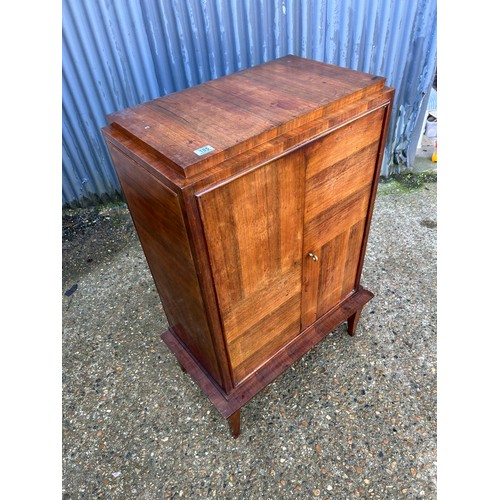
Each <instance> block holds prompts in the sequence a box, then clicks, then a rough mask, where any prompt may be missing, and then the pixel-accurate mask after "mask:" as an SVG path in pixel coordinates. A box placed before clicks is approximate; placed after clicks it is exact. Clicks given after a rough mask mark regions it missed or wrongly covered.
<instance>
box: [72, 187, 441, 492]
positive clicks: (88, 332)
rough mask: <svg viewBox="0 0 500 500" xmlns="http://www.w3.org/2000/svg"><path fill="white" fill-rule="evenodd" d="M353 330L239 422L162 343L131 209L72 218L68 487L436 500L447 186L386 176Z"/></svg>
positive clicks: (320, 350) (329, 341)
mask: <svg viewBox="0 0 500 500" xmlns="http://www.w3.org/2000/svg"><path fill="white" fill-rule="evenodd" d="M362 282H363V284H364V286H366V287H367V288H368V289H370V290H371V291H373V292H374V293H375V298H374V299H373V300H372V301H371V302H369V303H368V304H367V306H366V307H365V309H364V310H363V314H362V316H361V319H360V323H359V326H358V332H357V335H356V337H354V338H351V337H349V336H348V335H347V333H346V330H347V329H346V325H342V326H341V327H339V328H338V329H337V330H336V331H335V332H334V333H332V334H331V335H329V336H328V337H327V338H326V339H325V340H324V341H323V342H321V343H320V344H319V345H318V346H316V347H315V348H314V349H312V351H310V352H309V353H308V354H307V355H306V356H305V357H303V358H302V359H301V360H300V361H298V362H297V363H296V364H295V365H294V366H293V367H292V368H291V369H290V370H288V371H287V372H286V373H285V374H283V375H282V376H281V377H279V378H278V379H277V380H276V381H275V382H274V383H273V384H271V385H270V386H269V387H268V388H267V389H266V390H264V391H263V392H261V393H260V394H258V395H257V396H256V397H255V398H254V399H253V400H251V401H250V402H249V403H248V404H247V405H246V406H244V407H243V409H242V413H241V415H242V417H241V418H242V434H241V436H240V437H239V438H238V439H233V438H232V437H231V435H230V431H229V427H228V425H227V423H226V422H225V421H224V419H223V418H222V417H221V416H220V415H219V414H218V413H217V411H216V410H215V409H214V407H213V406H212V404H211V403H210V402H209V401H208V399H207V398H206V397H205V396H204V395H203V394H202V392H201V391H200V390H199V389H198V387H197V386H196V385H195V384H194V382H192V380H191V379H190V377H189V376H188V375H186V374H183V373H182V372H181V370H180V369H179V367H178V365H177V362H176V360H175V358H174V356H173V355H172V354H171V353H170V352H169V351H168V350H167V348H166V347H165V346H164V344H163V342H162V341H161V340H160V338H159V334H160V333H161V332H162V331H163V330H164V329H165V328H166V319H165V317H164V315H163V312H162V308H161V305H160V301H159V298H158V295H157V293H156V289H155V287H154V284H153V280H152V278H151V275H150V273H149V270H148V268H147V265H146V262H145V259H144V256H143V253H142V250H141V247H140V244H139V242H138V240H137V237H136V235H135V231H134V228H133V225H132V222H131V220H130V217H129V214H128V211H127V208H126V207H125V206H117V207H106V208H102V207H101V208H99V209H97V208H95V209H87V210H75V211H66V212H65V213H64V216H63V289H62V292H63V293H62V315H63V336H62V341H63V345H62V354H63V389H62V391H63V392H62V394H63V396H62V410H63V422H62V432H63V435H62V442H63V450H62V456H63V463H62V470H63V498H64V499H77V498H110V499H129V498H134V499H135V498H137V499H157V498H180V497H187V498H202V497H215V498H231V499H243V498H244V499H276V498H286V499H293V498H304V497H319V498H321V497H331V498H337V499H346V498H355V497H360V498H382V499H397V498H421V497H424V498H436V441H437V440H436V430H437V429H436V426H437V423H436V421H437V416H436V323H437V318H436V183H432V182H429V183H426V184H424V185H423V186H421V187H420V188H418V189H410V190H408V189H405V188H402V187H400V185H399V184H397V183H395V182H391V183H388V184H381V185H380V188H379V196H378V198H377V201H376V204H375V212H374V216H373V222H372V230H371V234H370V239H369V243H368V249H367V255H366V260H365V267H364V274H363V279H362Z"/></svg>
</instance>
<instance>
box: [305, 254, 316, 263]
mask: <svg viewBox="0 0 500 500" xmlns="http://www.w3.org/2000/svg"><path fill="white" fill-rule="evenodd" d="M307 256H308V257H311V259H312V260H313V261H314V262H318V256H317V255H314V254H313V253H312V252H309V253H308V254H307Z"/></svg>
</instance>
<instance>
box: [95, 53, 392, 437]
mask: <svg viewBox="0 0 500 500" xmlns="http://www.w3.org/2000/svg"><path fill="white" fill-rule="evenodd" d="M384 84H385V79H384V78H382V77H378V76H373V75H369V74H366V73H360V72H357V71H353V70H349V69H345V68H340V67H337V66H333V65H330V64H325V63H321V62H317V61H312V60H308V59H303V58H299V57H295V56H286V57H283V58H280V59H277V60H275V61H272V62H268V63H265V64H261V65H259V66H255V67H253V68H250V69H246V70H244V71H240V72H237V73H234V74H232V75H229V76H225V77H223V78H219V79H217V80H213V81H209V82H206V83H202V84H201V85H198V86H195V87H192V88H189V89H187V90H183V91H180V92H176V93H173V94H169V95H167V96H164V97H161V98H159V99H155V100H153V101H150V102H146V103H144V104H141V105H138V106H135V107H132V108H129V109H125V110H123V111H120V112H117V113H113V114H111V115H109V116H108V117H107V118H108V123H109V125H108V126H107V127H106V128H104V129H103V133H104V136H105V139H106V142H107V144H108V148H109V152H110V154H111V158H112V160H113V163H114V166H115V168H116V171H117V174H118V177H119V180H120V183H121V186H122V189H123V193H124V196H125V198H126V201H127V204H128V207H129V210H130V213H131V215H132V218H133V221H134V224H135V227H136V230H137V233H138V236H139V239H140V241H141V244H142V247H143V250H144V253H145V256H146V259H147V262H148V264H149V267H150V269H151V273H152V275H153V278H154V281H155V283H156V287H157V289H158V292H159V295H160V298H161V301H162V303H163V307H164V309H165V313H166V316H167V319H168V324H169V327H168V329H167V330H166V331H165V332H164V333H163V334H162V339H163V340H164V342H165V343H166V344H167V346H168V347H169V348H170V349H171V351H172V352H173V353H174V355H175V356H176V357H177V359H178V361H179V363H180V365H181V368H182V369H183V370H185V371H187V372H188V373H189V374H190V375H191V377H192V378H193V379H194V380H195V381H196V382H197V383H198V385H199V386H200V387H201V389H202V390H203V391H204V393H205V394H206V395H207V396H208V398H209V399H210V400H211V401H212V402H213V404H214V405H215V407H216V408H217V410H218V411H219V412H220V413H221V414H222V415H223V417H225V418H227V419H228V420H229V423H230V425H231V427H232V431H233V435H235V436H237V435H238V434H239V432H240V408H241V407H242V406H243V405H244V404H245V403H246V402H248V401H249V399H251V398H252V397H253V396H255V395H256V394H257V393H258V392H259V391H260V390H262V389H263V388H264V387H265V386H266V385H268V384H269V383H270V382H272V381H273V380H274V379H275V378H276V377H277V376H278V375H280V374H281V373H283V372H284V371H285V370H286V369H287V368H288V367H289V366H290V365H291V364H292V363H294V362H295V361H297V360H298V359H299V358H300V357H301V356H303V355H304V354H305V353H306V352H307V351H308V350H309V349H311V347H313V346H314V345H315V344H317V343H318V342H319V341H320V340H321V339H322V338H323V337H325V336H326V335H328V333H329V332H331V331H332V330H334V329H335V328H336V327H337V326H338V325H340V324H341V323H342V322H344V321H347V324H348V332H349V334H351V335H354V332H355V330H356V325H357V322H358V319H359V317H360V313H361V310H362V307H363V306H364V305H365V304H366V302H368V301H369V300H370V299H371V298H372V297H373V294H372V293H371V292H369V291H368V290H366V289H364V288H363V287H362V286H361V285H360V275H361V269H362V266H363V258H364V253H365V248H366V242H367V238H368V230H369V227H370V218H371V214H372V209H373V203H374V197H375V192H376V187H377V182H378V176H379V171H380V164H381V160H382V155H383V149H384V143H385V138H386V131H387V126H388V121H389V117H390V112H391V105H392V100H393V94H394V89H391V88H388V87H386V86H384Z"/></svg>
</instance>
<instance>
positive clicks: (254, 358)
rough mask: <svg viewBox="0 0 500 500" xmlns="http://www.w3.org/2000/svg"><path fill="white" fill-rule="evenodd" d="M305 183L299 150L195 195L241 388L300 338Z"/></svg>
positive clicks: (235, 372) (237, 380) (233, 371)
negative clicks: (270, 359)
mask: <svg viewBox="0 0 500 500" xmlns="http://www.w3.org/2000/svg"><path fill="white" fill-rule="evenodd" d="M304 180H305V162H304V155H303V152H302V151H300V150H299V151H296V152H294V153H291V154H289V155H287V156H284V157H282V158H279V159H277V160H274V161H272V162H270V163H267V164H264V165H262V166H259V167H257V168H255V169H252V170H250V171H247V172H246V173H244V174H243V175H239V176H236V177H233V178H230V179H228V180H227V181H224V182H223V183H220V184H217V185H215V186H213V187H210V188H208V189H205V190H203V191H201V192H199V193H197V195H196V196H197V200H198V206H199V209H200V214H201V219H202V224H203V230H204V233H205V239H206V243H207V247H208V254H209V260H210V265H211V270H212V276H213V281H214V285H215V290H216V295H217V301H218V306H219V312H220V316H221V322H222V327H223V331H224V335H225V342H226V347H227V352H228V356H229V361H230V365H231V368H232V373H233V380H234V383H235V384H237V383H238V382H240V381H241V380H243V379H244V378H246V377H247V376H248V375H250V374H252V373H253V372H254V371H255V370H256V369H257V368H258V367H259V366H261V365H262V364H263V363H265V362H266V361H267V360H268V359H269V358H270V357H272V355H273V354H274V353H275V352H276V351H278V350H279V349H280V348H281V347H283V346H284V345H285V344H286V343H288V342H289V341H290V340H291V339H292V338H293V337H295V336H296V335H298V334H299V333H300V309H301V279H302V270H301V266H302V238H303V219H304V214H303V210H304Z"/></svg>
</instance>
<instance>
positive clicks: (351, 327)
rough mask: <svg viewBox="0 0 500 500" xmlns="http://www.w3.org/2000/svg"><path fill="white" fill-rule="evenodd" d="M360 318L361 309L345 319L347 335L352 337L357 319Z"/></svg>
mask: <svg viewBox="0 0 500 500" xmlns="http://www.w3.org/2000/svg"><path fill="white" fill-rule="evenodd" d="M360 316H361V309H358V310H357V311H356V312H355V313H354V314H353V315H352V316H350V317H349V318H347V333H348V334H349V335H350V336H351V337H354V335H355V333H356V327H357V326H358V321H359V317H360Z"/></svg>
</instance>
